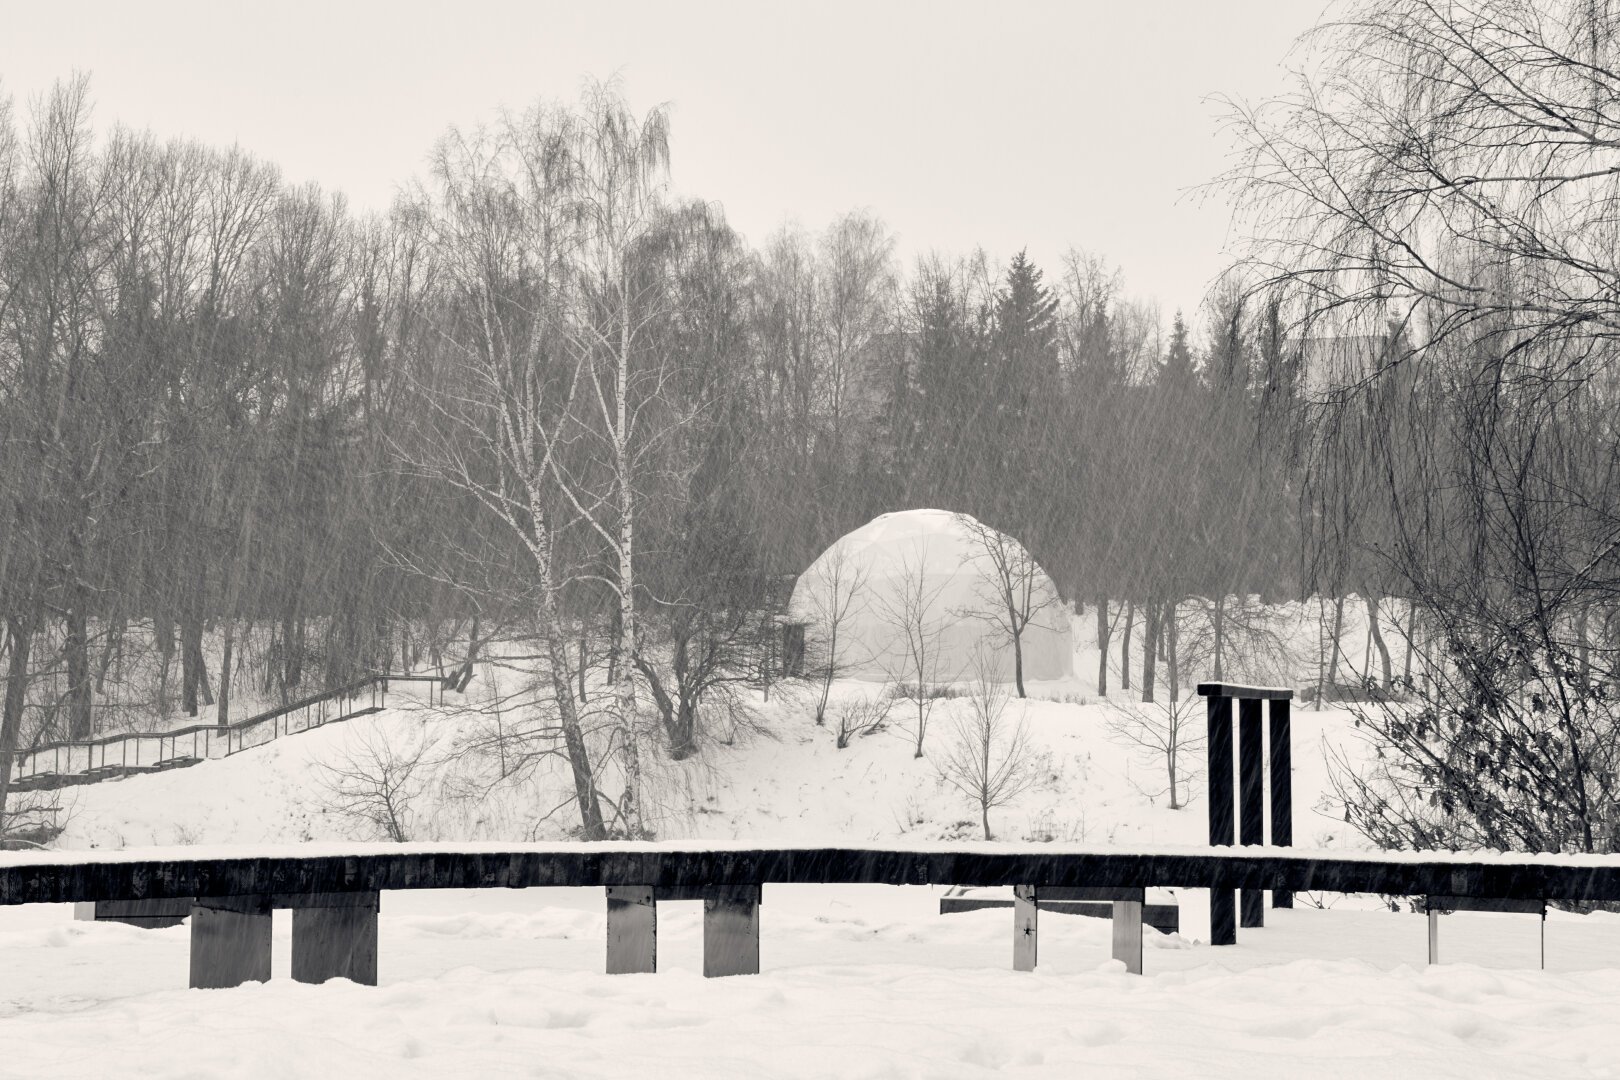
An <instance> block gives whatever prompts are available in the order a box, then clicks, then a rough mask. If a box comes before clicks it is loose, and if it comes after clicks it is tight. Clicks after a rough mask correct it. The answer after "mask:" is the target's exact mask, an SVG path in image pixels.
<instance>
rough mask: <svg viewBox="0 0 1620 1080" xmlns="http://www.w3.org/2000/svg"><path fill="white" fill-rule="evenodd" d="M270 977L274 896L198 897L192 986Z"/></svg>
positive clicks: (193, 920) (212, 986) (217, 985)
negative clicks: (271, 922) (271, 916)
mask: <svg viewBox="0 0 1620 1080" xmlns="http://www.w3.org/2000/svg"><path fill="white" fill-rule="evenodd" d="M269 979H270V898H269V897H268V896H210V897H198V898H197V901H196V903H195V904H193V905H192V908H191V986H192V988H193V989H216V988H220V987H226V986H241V985H242V984H243V983H245V982H253V981H258V982H268V981H269Z"/></svg>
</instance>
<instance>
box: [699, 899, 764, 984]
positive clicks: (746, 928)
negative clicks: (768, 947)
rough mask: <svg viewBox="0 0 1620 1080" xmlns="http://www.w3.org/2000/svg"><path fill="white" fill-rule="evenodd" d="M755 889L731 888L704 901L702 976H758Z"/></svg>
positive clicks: (757, 904)
mask: <svg viewBox="0 0 1620 1080" xmlns="http://www.w3.org/2000/svg"><path fill="white" fill-rule="evenodd" d="M759 900H760V887H759V886H758V885H730V886H727V887H726V889H725V891H724V892H722V893H721V894H720V895H718V896H707V897H704V899H703V974H704V975H706V976H708V977H709V978H714V977H716V976H720V975H758V974H759Z"/></svg>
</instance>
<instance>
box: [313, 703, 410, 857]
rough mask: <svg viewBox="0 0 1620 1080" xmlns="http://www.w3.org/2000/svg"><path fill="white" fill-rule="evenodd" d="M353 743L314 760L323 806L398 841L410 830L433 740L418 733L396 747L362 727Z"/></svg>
mask: <svg viewBox="0 0 1620 1080" xmlns="http://www.w3.org/2000/svg"><path fill="white" fill-rule="evenodd" d="M358 742H359V745H358V746H356V747H355V748H354V749H352V750H350V751H348V752H346V753H343V754H341V755H339V756H337V757H336V758H334V759H333V760H331V761H321V762H316V763H315V767H316V769H317V770H319V773H320V777H321V786H322V788H323V789H324V794H325V799H326V805H327V806H328V807H329V808H330V809H331V810H332V811H333V812H335V813H337V814H340V815H342V816H343V817H346V818H349V819H351V820H353V821H356V822H359V823H361V824H363V825H366V826H369V827H370V828H371V829H372V830H375V832H376V833H377V834H379V835H380V836H382V838H383V839H385V840H392V841H394V842H395V843H399V844H403V843H405V842H407V841H408V840H410V839H411V837H412V835H413V834H414V832H415V830H416V822H417V816H416V811H415V809H414V805H413V804H414V803H415V801H416V800H417V799H418V798H419V797H420V796H421V795H422V793H423V790H424V788H425V786H426V782H427V780H426V777H425V776H424V775H422V773H423V772H424V770H425V769H428V768H431V766H432V764H433V761H434V759H433V757H432V751H433V748H434V742H433V740H431V739H429V738H427V737H425V735H424V736H422V737H419V738H416V739H412V740H411V741H410V742H409V743H408V744H406V745H403V746H399V745H394V744H393V743H391V742H390V741H389V740H388V739H387V738H386V737H385V736H384V735H383V734H382V733H381V732H379V731H377V730H375V729H364V733H363V734H361V735H360V736H359V740H358Z"/></svg>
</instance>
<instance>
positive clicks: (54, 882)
mask: <svg viewBox="0 0 1620 1080" xmlns="http://www.w3.org/2000/svg"><path fill="white" fill-rule="evenodd" d="M1228 820H1229V821H1230V819H1228ZM634 875H645V876H643V877H642V879H641V880H640V881H637V880H636V878H635V876H634ZM767 882H769V883H777V882H793V883H807V884H808V883H821V882H827V883H832V882H870V883H876V884H889V885H927V884H942V885H947V884H948V885H967V886H980V885H984V886H990V885H1003V886H1007V887H1009V888H1010V887H1011V886H1014V885H1036V886H1043V887H1064V886H1069V887H1088V888H1103V887H1107V888H1113V887H1129V888H1140V887H1144V886H1145V887H1150V888H1153V887H1158V888H1198V889H1230V888H1261V889H1279V888H1281V889H1290V890H1295V891H1299V890H1307V889H1308V890H1312V891H1322V892H1365V893H1383V894H1386V895H1393V896H1426V895H1436V896H1507V897H1518V898H1532V899H1540V898H1543V897H1545V898H1548V899H1563V900H1571V901H1606V900H1620V855H1607V856H1555V855H1537V856H1525V857H1522V858H1512V857H1506V858H1504V857H1496V858H1491V857H1485V858H1483V859H1482V860H1481V861H1478V862H1474V861H1470V859H1469V857H1468V856H1466V855H1463V856H1457V855H1450V854H1447V853H1433V854H1432V855H1430V854H1425V855H1423V856H1421V857H1414V856H1413V855H1410V854H1403V855H1398V856H1397V855H1392V856H1390V857H1388V858H1382V857H1378V856H1367V857H1357V856H1353V855H1350V856H1347V855H1342V854H1338V853H1330V852H1298V851H1293V852H1288V853H1279V852H1278V851H1276V850H1275V849H1270V848H1268V849H1264V850H1262V849H1256V848H1241V849H1233V848H1230V847H1228V848H1216V849H1196V848H1195V849H1187V850H1183V851H1173V850H1172V851H1164V852H1160V853H1155V854H1143V853H1134V852H1128V851H1112V850H1105V851H1095V850H1086V849H1079V848H1071V847H1067V846H1065V845H1056V844H1029V845H1010V844H975V843H963V844H961V845H960V846H958V847H951V848H942V847H941V848H931V849H924V850H917V851H905V850H890V849H864V848H819V849H745V850H721V851H711V850H703V849H691V848H681V847H675V846H668V847H662V846H660V847H654V846H652V845H645V846H643V845H631V844H625V845H622V846H614V845H608V844H573V845H568V844H555V845H543V844H535V845H521V846H514V847H512V848H495V847H483V846H474V847H471V848H469V849H460V848H456V847H451V846H448V845H447V846H443V847H440V846H436V845H435V846H432V847H428V846H425V845H424V847H423V848H415V846H414V845H386V846H385V845H357V847H356V849H355V851H354V853H352V854H342V853H336V854H322V855H289V854H279V855H273V856H265V857H257V858H254V857H247V858H229V859H220V858H208V857H199V856H196V855H192V854H190V853H186V852H183V851H166V852H163V853H161V856H160V857H157V858H150V859H147V858H141V857H139V856H138V855H137V854H136V853H134V852H128V851H124V852H110V853H106V854H105V855H103V854H101V853H86V852H74V853H71V855H58V854H57V853H54V852H53V853H33V852H5V853H0V904H35V903H72V902H74V901H81V900H108V899H113V900H118V899H127V898H137V897H138V898H149V899H161V898H172V897H202V898H208V897H227V896H252V895H270V894H305V893H353V892H363V891H386V890H390V889H443V888H464V889H471V888H534V887H538V886H552V885H572V886H580V885H587V886H601V885H636V884H645V885H652V886H655V887H656V886H659V885H703V886H708V887H713V886H734V885H750V884H759V883H767Z"/></svg>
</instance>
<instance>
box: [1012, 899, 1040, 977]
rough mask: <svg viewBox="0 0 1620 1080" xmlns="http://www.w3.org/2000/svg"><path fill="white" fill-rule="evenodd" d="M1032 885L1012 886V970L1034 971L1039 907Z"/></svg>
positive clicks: (1038, 932) (1038, 929)
mask: <svg viewBox="0 0 1620 1080" xmlns="http://www.w3.org/2000/svg"><path fill="white" fill-rule="evenodd" d="M1038 899H1039V898H1038V897H1037V895H1036V892H1035V886H1033V885H1014V886H1013V970H1014V971H1034V970H1035V957H1036V952H1037V949H1038V946H1039V945H1040V930H1041V926H1040V918H1041V909H1040V904H1039V902H1038Z"/></svg>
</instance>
